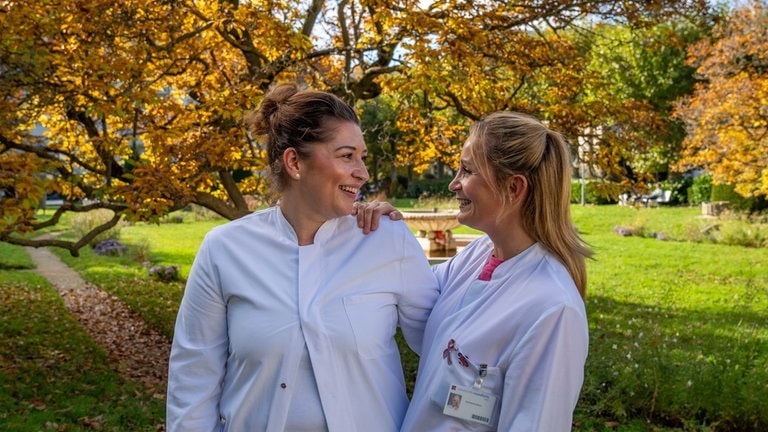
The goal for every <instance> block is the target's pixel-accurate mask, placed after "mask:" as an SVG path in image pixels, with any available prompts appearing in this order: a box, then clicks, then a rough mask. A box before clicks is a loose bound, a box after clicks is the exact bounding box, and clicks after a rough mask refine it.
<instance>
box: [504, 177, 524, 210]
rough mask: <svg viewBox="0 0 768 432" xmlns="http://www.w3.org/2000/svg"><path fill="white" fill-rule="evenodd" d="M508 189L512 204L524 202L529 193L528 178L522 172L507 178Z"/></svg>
mask: <svg viewBox="0 0 768 432" xmlns="http://www.w3.org/2000/svg"><path fill="white" fill-rule="evenodd" d="M507 190H508V192H509V197H510V198H511V200H510V201H511V202H512V204H516V203H518V202H522V200H523V199H524V198H525V196H526V195H528V179H527V178H526V177H525V176H524V175H521V174H515V175H512V176H510V177H509V178H507Z"/></svg>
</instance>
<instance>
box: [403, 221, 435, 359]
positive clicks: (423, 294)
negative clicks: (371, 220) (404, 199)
mask: <svg viewBox="0 0 768 432" xmlns="http://www.w3.org/2000/svg"><path fill="white" fill-rule="evenodd" d="M398 225H402V230H403V232H402V234H401V237H402V238H403V252H402V267H401V268H402V270H401V272H400V277H401V278H402V280H400V281H398V283H400V286H401V287H403V291H402V292H401V294H400V298H399V299H398V314H399V317H398V319H399V324H400V329H401V330H402V332H403V336H404V337H405V340H406V342H407V343H408V346H409V347H411V349H412V350H413V351H414V352H415V353H417V354H421V345H422V341H423V339H424V327H426V325H427V318H429V314H430V312H431V311H432V307H433V306H434V305H435V302H436V301H437V296H438V294H439V293H438V287H437V281H436V280H435V275H434V274H433V273H432V270H431V269H430V267H429V261H428V260H427V256H426V254H424V250H422V248H421V245H420V244H419V242H418V240H416V237H415V236H414V235H413V233H411V232H410V230H408V228H407V226H406V225H405V223H404V222H401V223H398Z"/></svg>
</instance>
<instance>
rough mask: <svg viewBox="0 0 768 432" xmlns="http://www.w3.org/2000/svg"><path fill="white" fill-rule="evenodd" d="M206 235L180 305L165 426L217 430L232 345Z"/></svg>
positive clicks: (193, 429)
mask: <svg viewBox="0 0 768 432" xmlns="http://www.w3.org/2000/svg"><path fill="white" fill-rule="evenodd" d="M209 248H210V244H209V241H207V240H204V241H203V244H202V245H201V247H200V250H199V251H198V253H197V256H196V257H195V261H194V263H193V264H192V269H191V271H190V274H189V278H188V279H187V284H186V287H185V289H184V297H183V298H182V301H181V305H180V307H179V313H178V316H177V318H176V327H175V330H174V336H173V344H172V347H171V355H170V361H169V368H168V400H167V405H166V430H167V431H168V432H177V431H185V432H189V431H214V430H217V428H218V423H219V413H218V411H219V410H218V404H219V398H220V395H221V387H222V382H223V379H224V373H225V370H226V359H227V350H228V337H227V309H226V304H225V303H224V300H223V298H222V294H221V287H220V286H219V278H218V277H217V274H218V269H217V268H216V267H215V266H214V264H213V263H212V261H211V251H210V250H209Z"/></svg>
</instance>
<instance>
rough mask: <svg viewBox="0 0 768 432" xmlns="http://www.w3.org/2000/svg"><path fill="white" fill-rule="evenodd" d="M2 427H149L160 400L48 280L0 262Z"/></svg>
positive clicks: (32, 430)
mask: <svg viewBox="0 0 768 432" xmlns="http://www.w3.org/2000/svg"><path fill="white" fill-rule="evenodd" d="M0 281H2V283H0V298H2V302H0V346H2V347H3V348H2V350H0V430H4V431H18V432H25V431H29V432H37V431H43V430H54V431H64V430H66V431H88V430H104V431H155V430H158V427H161V426H162V425H163V424H164V421H165V420H164V401H163V400H161V399H157V398H155V397H153V395H150V394H147V393H145V392H144V391H143V389H142V388H141V386H139V385H137V384H134V383H130V382H126V381H124V380H122V379H121V378H120V377H119V375H118V374H117V372H116V371H115V370H114V369H112V368H111V366H110V363H109V361H108V358H107V355H106V353H105V351H104V350H103V349H102V348H101V347H100V346H98V345H96V344H95V343H94V342H93V341H92V340H91V339H90V337H89V336H88V335H87V334H86V333H85V331H84V329H83V328H82V327H80V325H79V324H78V323H77V322H76V321H75V320H74V318H73V317H72V315H70V314H69V312H68V311H67V310H66V308H65V307H64V304H63V301H62V299H61V298H60V297H59V296H58V294H56V292H55V291H53V290H52V289H51V287H50V285H49V284H48V282H47V281H45V280H44V279H42V278H41V277H40V276H37V275H36V274H34V273H30V272H21V271H10V270H0Z"/></svg>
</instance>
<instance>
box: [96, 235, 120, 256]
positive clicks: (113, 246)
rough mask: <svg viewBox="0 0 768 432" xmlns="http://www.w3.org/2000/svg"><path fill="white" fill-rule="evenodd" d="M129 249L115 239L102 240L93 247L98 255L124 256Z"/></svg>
mask: <svg viewBox="0 0 768 432" xmlns="http://www.w3.org/2000/svg"><path fill="white" fill-rule="evenodd" d="M127 250H128V248H127V247H126V246H125V245H124V244H122V243H120V241H118V240H115V239H107V240H102V241H100V242H99V243H98V244H96V246H94V247H93V252H94V253H95V254H96V255H107V256H123V254H125V251H127Z"/></svg>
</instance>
